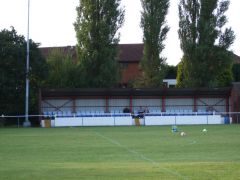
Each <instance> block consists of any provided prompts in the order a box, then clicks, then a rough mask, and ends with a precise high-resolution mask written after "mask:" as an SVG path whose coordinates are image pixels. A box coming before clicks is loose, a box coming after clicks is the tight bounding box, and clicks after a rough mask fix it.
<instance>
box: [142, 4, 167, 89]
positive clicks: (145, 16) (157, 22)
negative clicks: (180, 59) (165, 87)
mask: <svg viewBox="0 0 240 180" xmlns="http://www.w3.org/2000/svg"><path fill="white" fill-rule="evenodd" d="M141 3H142V7H143V11H142V17H141V27H142V29H143V42H144V57H143V59H142V61H141V69H142V71H143V74H142V78H140V81H141V82H140V83H139V85H140V86H146V87H160V86H162V79H163V78H164V76H165V64H166V62H165V60H166V59H165V58H164V57H162V56H161V52H162V50H163V49H164V47H165V45H164V40H165V39H166V36H167V33H168V31H169V27H168V26H167V25H166V15H167V13H168V8H169V0H141Z"/></svg>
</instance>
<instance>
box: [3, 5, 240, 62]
mask: <svg viewBox="0 0 240 180" xmlns="http://www.w3.org/2000/svg"><path fill="white" fill-rule="evenodd" d="M178 2H179V0H170V8H169V13H168V15H167V19H166V20H167V24H168V25H169V26H170V31H169V33H168V35H167V39H166V41H165V45H166V46H165V49H164V51H163V56H164V57H166V58H167V63H168V64H170V65H176V64H178V63H179V61H180V59H181V57H182V51H181V49H180V41H179V39H178V34H177V31H178V20H179V19H178ZM230 3H231V4H230V7H229V10H228V11H227V13H226V15H227V17H228V24H227V27H232V28H233V30H234V32H235V34H236V40H235V42H234V44H233V46H232V47H231V48H230V50H232V51H233V52H234V53H235V54H237V55H239V56H240V14H239V7H240V1H239V0H230ZM78 4H79V0H30V24H29V25H30V32H29V36H30V38H31V39H33V41H34V42H37V43H40V44H41V47H52V46H74V45H76V43H77V40H76V36H75V35H76V33H75V30H74V27H73V23H74V22H75V20H76V16H77V13H76V6H78ZM27 5H28V0H0V30H2V29H4V28H5V29H10V26H13V27H14V28H15V29H16V31H17V32H18V34H19V35H24V36H25V37H27ZM122 6H124V7H125V10H126V14H125V23H124V25H123V27H122V28H121V30H120V33H121V39H120V43H121V44H126V43H142V29H141V28H140V19H141V10H142V8H141V2H140V0H122Z"/></svg>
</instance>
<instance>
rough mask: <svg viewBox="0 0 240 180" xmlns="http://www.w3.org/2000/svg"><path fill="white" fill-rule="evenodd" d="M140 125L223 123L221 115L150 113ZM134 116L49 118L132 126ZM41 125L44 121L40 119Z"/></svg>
mask: <svg viewBox="0 0 240 180" xmlns="http://www.w3.org/2000/svg"><path fill="white" fill-rule="evenodd" d="M139 122H140V125H146V126H157V125H174V124H176V125H197V124H224V119H223V118H222V117H221V115H167V116H166V115H164V116H163V115H151V114H148V115H146V116H145V117H144V118H141V119H139ZM133 125H136V124H135V120H134V118H132V116H131V115H130V114H129V115H121V114H119V115H98V116H81V117H55V119H54V120H51V127H77V126H133ZM42 127H46V123H45V121H44V120H43V121H42Z"/></svg>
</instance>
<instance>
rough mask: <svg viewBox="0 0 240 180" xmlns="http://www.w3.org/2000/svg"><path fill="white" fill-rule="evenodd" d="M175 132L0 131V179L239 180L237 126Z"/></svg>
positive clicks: (154, 129)
mask: <svg viewBox="0 0 240 180" xmlns="http://www.w3.org/2000/svg"><path fill="white" fill-rule="evenodd" d="M178 128H180V129H181V130H183V131H184V132H186V133H187V135H186V136H184V137H181V136H180V135H179V133H172V132H171V127H170V126H155V127H91V128H90V127H86V128H55V129H43V128H27V129H23V128H20V129H4V128H1V129H0V179H4V180H5V179H13V180H19V179H20V180H27V179H31V180H32V179H34V180H37V179H42V180H46V179H51V180H54V179H56V180H60V179H64V180H65V179H104V180H105V179H109V180H110V179H111V180H112V179H136V180H139V179H168V180H169V179H174V180H176V179H201V180H202V179H226V180H229V179H232V180H235V179H239V178H240V126H239V125H217V126H212V125H208V126H207V125H206V126H178ZM203 128H206V129H207V130H208V131H207V133H203V132H202V129H203Z"/></svg>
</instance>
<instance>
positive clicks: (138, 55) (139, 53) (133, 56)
mask: <svg viewBox="0 0 240 180" xmlns="http://www.w3.org/2000/svg"><path fill="white" fill-rule="evenodd" d="M118 48H119V53H118V61H119V62H139V61H140V60H141V59H142V57H143V44H119V46H118ZM54 49H59V50H61V51H62V52H70V54H72V56H73V58H76V57H77V55H76V47H75V46H63V47H41V48H40V50H41V52H42V54H43V56H44V57H46V58H47V56H48V55H49V53H50V52H51V51H52V50H54Z"/></svg>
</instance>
